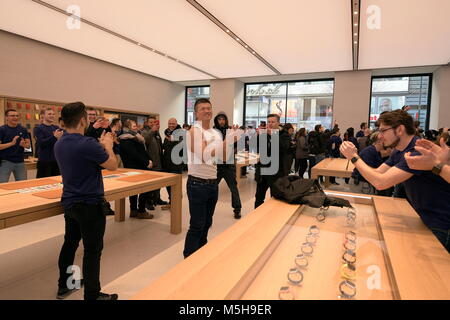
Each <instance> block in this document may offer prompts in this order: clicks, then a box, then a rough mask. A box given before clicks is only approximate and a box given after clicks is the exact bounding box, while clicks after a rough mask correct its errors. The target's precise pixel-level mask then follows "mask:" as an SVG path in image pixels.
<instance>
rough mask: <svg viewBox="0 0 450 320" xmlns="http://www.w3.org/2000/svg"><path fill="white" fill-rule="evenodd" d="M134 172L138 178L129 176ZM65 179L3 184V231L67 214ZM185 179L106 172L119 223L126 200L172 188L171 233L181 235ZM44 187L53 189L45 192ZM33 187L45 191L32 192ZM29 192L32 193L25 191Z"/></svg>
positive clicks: (107, 190)
mask: <svg viewBox="0 0 450 320" xmlns="http://www.w3.org/2000/svg"><path fill="white" fill-rule="evenodd" d="M130 172H134V173H136V174H134V175H128V174H129V173H130ZM61 179H62V178H61V176H57V177H50V178H42V179H33V180H26V181H18V182H9V183H3V184H0V201H1V203H2V205H1V207H0V229H3V228H9V227H12V226H16V225H20V224H23V223H27V222H31V221H35V220H39V219H43V218H48V217H51V216H54V215H57V214H61V213H63V208H62V206H61V203H60V197H61V193H62V185H60V186H58V185H57V184H58V183H59V182H61ZM181 181H182V177H181V175H178V174H171V173H164V172H156V171H144V170H136V169H119V170H117V171H106V170H104V179H103V183H104V188H105V198H106V200H108V201H115V220H116V221H124V220H125V198H126V197H129V196H132V195H136V194H140V193H144V192H148V191H152V190H157V189H161V188H163V187H167V186H171V187H172V188H171V199H172V203H171V206H170V211H171V224H170V232H171V233H173V234H178V233H181V191H182V189H181V188H182V186H181V184H182V182H181ZM44 185H47V186H48V185H53V186H52V187H49V188H48V189H44V188H43V187H42V186H44ZM31 187H34V188H36V187H38V188H42V189H39V190H35V189H34V190H30V189H29V188H31ZM24 188H28V189H29V190H28V191H27V190H23V189H24Z"/></svg>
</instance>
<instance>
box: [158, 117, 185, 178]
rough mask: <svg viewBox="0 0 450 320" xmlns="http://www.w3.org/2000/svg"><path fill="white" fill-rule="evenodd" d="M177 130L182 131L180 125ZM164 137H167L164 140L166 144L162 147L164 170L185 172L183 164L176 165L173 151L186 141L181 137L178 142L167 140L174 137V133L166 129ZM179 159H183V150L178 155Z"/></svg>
mask: <svg viewBox="0 0 450 320" xmlns="http://www.w3.org/2000/svg"><path fill="white" fill-rule="evenodd" d="M175 130H181V127H180V125H178V126H177V127H176V128H175ZM164 135H165V136H166V137H165V139H164V143H163V145H162V147H163V159H162V162H163V169H164V170H165V171H170V172H178V171H182V170H183V163H181V164H175V163H173V161H172V150H173V148H175V146H177V145H178V144H180V143H184V139H183V137H180V139H179V140H178V141H170V140H169V139H167V137H168V136H170V135H172V132H170V130H169V129H166V130H165V131H164ZM178 156H179V157H181V158H182V157H183V150H181V151H180V152H179V154H178Z"/></svg>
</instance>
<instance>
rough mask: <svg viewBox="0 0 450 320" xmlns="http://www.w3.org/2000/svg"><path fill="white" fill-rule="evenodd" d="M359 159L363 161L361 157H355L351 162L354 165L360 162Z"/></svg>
mask: <svg viewBox="0 0 450 320" xmlns="http://www.w3.org/2000/svg"><path fill="white" fill-rule="evenodd" d="M359 159H361V158H360V157H359V156H355V157H353V158H352V159H351V160H350V161H351V162H352V163H353V164H354V163H355V162H356V161H358V160H359Z"/></svg>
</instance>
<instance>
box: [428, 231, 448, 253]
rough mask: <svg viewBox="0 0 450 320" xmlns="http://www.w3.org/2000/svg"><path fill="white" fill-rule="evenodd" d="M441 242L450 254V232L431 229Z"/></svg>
mask: <svg viewBox="0 0 450 320" xmlns="http://www.w3.org/2000/svg"><path fill="white" fill-rule="evenodd" d="M431 231H432V232H433V233H434V235H435V236H436V238H438V240H439V242H440V243H442V245H443V246H444V248H445V249H447V251H448V253H450V230H442V229H431Z"/></svg>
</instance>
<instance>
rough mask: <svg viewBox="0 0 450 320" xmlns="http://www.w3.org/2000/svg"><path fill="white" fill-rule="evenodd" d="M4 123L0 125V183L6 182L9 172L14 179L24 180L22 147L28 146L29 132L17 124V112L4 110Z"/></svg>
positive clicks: (25, 174) (25, 177)
mask: <svg viewBox="0 0 450 320" xmlns="http://www.w3.org/2000/svg"><path fill="white" fill-rule="evenodd" d="M5 118H6V124H5V125H4V126H1V127H0V183H3V182H8V181H9V177H10V176H11V173H13V174H14V179H16V181H20V180H26V179H27V172H26V169H25V163H24V161H23V159H24V156H23V155H24V154H23V151H24V148H27V149H28V148H30V145H31V144H30V134H29V133H28V131H27V129H25V128H24V127H22V126H21V125H20V124H19V113H18V112H17V111H16V110H14V109H8V110H6V111H5Z"/></svg>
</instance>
